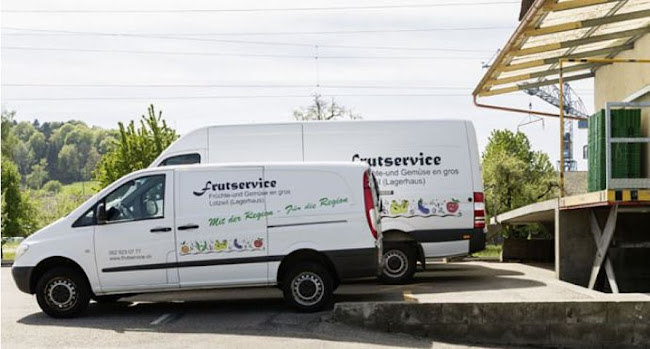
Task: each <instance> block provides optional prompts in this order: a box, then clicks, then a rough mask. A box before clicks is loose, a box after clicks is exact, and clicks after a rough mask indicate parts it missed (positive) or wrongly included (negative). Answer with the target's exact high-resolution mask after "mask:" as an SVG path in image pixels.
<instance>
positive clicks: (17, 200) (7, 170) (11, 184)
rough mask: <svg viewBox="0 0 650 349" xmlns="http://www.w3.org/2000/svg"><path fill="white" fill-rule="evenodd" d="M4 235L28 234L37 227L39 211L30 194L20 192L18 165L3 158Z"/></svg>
mask: <svg viewBox="0 0 650 349" xmlns="http://www.w3.org/2000/svg"><path fill="white" fill-rule="evenodd" d="M1 178H2V183H1V185H2V235H3V236H26V235H28V234H30V233H32V232H34V230H35V229H36V218H37V214H36V213H37V212H36V211H35V209H34V207H33V206H32V205H31V202H30V201H29V198H28V196H24V195H23V194H22V193H21V192H20V173H19V172H18V168H17V167H16V165H15V164H14V163H13V162H11V161H10V160H9V159H6V158H5V157H3V158H2V174H1Z"/></svg>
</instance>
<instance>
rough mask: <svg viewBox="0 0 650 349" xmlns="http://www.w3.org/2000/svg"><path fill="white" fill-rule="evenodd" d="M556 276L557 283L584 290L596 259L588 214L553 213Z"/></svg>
mask: <svg viewBox="0 0 650 349" xmlns="http://www.w3.org/2000/svg"><path fill="white" fill-rule="evenodd" d="M555 215H556V216H555V272H556V275H557V277H558V279H560V280H562V281H567V282H570V283H572V284H576V285H580V286H585V287H586V286H587V285H588V284H589V275H590V273H591V267H592V265H593V262H594V256H595V255H596V243H595V242H594V238H593V237H592V235H591V230H590V227H589V210H586V209H583V210H556V212H555Z"/></svg>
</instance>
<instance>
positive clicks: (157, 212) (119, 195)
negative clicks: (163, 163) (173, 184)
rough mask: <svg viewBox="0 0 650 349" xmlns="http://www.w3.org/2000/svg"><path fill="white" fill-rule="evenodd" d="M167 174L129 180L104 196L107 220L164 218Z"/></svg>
mask: <svg viewBox="0 0 650 349" xmlns="http://www.w3.org/2000/svg"><path fill="white" fill-rule="evenodd" d="M164 203H165V175H155V176H147V177H142V178H138V179H136V180H132V181H129V182H127V183H125V184H123V185H122V186H120V187H119V188H117V189H115V190H114V191H113V192H112V193H110V194H108V195H107V196H106V197H105V198H104V207H105V209H106V221H107V222H119V221H137V220H142V219H152V218H162V217H163V212H164Z"/></svg>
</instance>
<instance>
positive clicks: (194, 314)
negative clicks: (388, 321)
mask: <svg viewBox="0 0 650 349" xmlns="http://www.w3.org/2000/svg"><path fill="white" fill-rule="evenodd" d="M1 274H2V275H1V277H2V288H1V300H2V305H1V310H2V314H1V318H2V326H1V330H2V334H1V339H2V347H3V348H44V347H48V348H54V347H56V348H58V347H84V348H86V347H94V348H99V347H110V348H116V347H120V348H130V347H137V348H181V347H183V348H184V347H209V348H216V347H228V348H232V347H235V348H237V347H245V348H248V347H263V348H265V349H266V348H276V347H277V348H287V347H289V346H294V347H314V346H316V347H337V348H338V347H354V348H363V347H377V346H389V347H419V348H430V347H434V348H479V347H476V346H466V345H456V344H448V343H439V342H432V341H431V340H429V339H423V338H415V337H411V336H408V335H403V334H391V333H380V332H372V331H367V330H362V329H358V328H353V327H348V326H345V325H342V324H338V323H335V322H332V321H330V320H329V317H330V313H329V312H322V313H316V314H301V313H296V312H293V311H292V310H291V309H289V308H287V307H286V306H285V305H284V302H283V300H282V297H281V292H280V291H279V290H277V289H274V288H264V289H238V290H219V291H201V292H175V293H166V294H150V295H140V296H135V297H131V298H127V299H125V300H124V301H120V302H118V303H115V304H110V305H107V304H98V303H94V302H93V303H91V304H90V306H89V307H88V310H87V311H86V312H85V314H84V315H83V316H82V317H79V318H76V319H65V320H62V319H53V318H50V317H48V316H47V315H45V314H44V313H42V312H41V311H40V308H39V307H38V305H37V303H36V300H35V298H34V296H31V295H27V294H24V293H22V292H20V291H18V289H17V288H16V286H15V285H14V283H13V279H12V278H11V272H10V269H9V268H2V269H1ZM468 277H469V278H470V279H471V278H472V276H471V275H470V276H465V277H463V276H461V277H460V279H463V278H468ZM433 279H434V274H433V272H425V273H420V274H419V277H418V281H419V285H420V287H422V286H423V285H425V284H428V283H431V282H432V280H433ZM412 286H413V285H410V286H409V285H406V286H387V285H378V284H377V283H376V282H375V281H374V280H368V281H361V282H359V283H355V284H350V285H341V287H340V288H339V290H337V292H336V294H335V301H336V302H346V301H385V300H404V297H405V294H406V295H407V297H408V294H409V293H410V291H409V288H411V287H412Z"/></svg>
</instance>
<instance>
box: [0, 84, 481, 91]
mask: <svg viewBox="0 0 650 349" xmlns="http://www.w3.org/2000/svg"><path fill="white" fill-rule="evenodd" d="M2 86H8V87H44V88H314V87H320V88H326V89H328V88H341V89H394V90H471V89H473V88H474V87H471V86H468V87H460V86H399V85H397V86H396V85H327V84H325V85H323V84H318V85H316V84H50V83H3V84H2Z"/></svg>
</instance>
